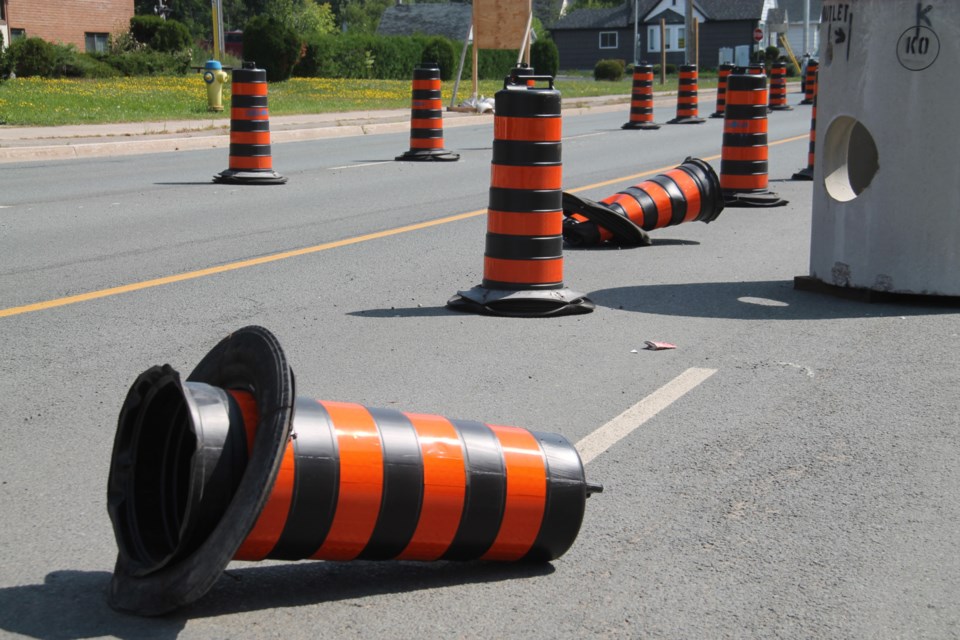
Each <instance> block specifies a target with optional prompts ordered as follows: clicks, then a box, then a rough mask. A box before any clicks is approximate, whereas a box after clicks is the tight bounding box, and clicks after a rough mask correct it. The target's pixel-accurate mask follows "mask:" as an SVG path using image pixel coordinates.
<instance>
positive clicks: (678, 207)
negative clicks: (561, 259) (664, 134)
mask: <svg viewBox="0 0 960 640" xmlns="http://www.w3.org/2000/svg"><path fill="white" fill-rule="evenodd" d="M721 211H723V193H722V192H721V190H720V179H719V178H718V177H717V174H716V172H715V171H714V170H713V167H711V166H710V165H709V164H707V163H706V162H704V161H703V160H700V159H699V158H687V159H686V160H684V161H683V163H682V164H681V165H680V166H678V167H676V168H675V169H671V170H670V171H667V172H665V173H661V174H659V175H657V176H654V177H653V178H651V179H649V180H645V181H643V182H641V183H639V184H635V185H633V186H632V187H628V188H626V189H624V190H623V191H618V192H617V193H615V194H613V195H612V196H610V197H607V198H604V199H603V200H601V201H600V202H594V201H593V200H588V199H587V198H580V197H578V196H575V195H573V194H571V193H566V192H565V193H564V194H563V213H564V215H565V216H567V217H566V219H565V220H564V221H563V238H564V240H566V241H567V243H568V244H570V245H572V246H590V245H596V244H600V243H602V242H613V243H616V244H620V245H649V244H651V241H650V239H649V236H648V235H647V234H646V232H647V231H652V230H654V229H662V228H663V227H671V226H674V225H678V224H683V223H685V222H697V221H699V222H713V221H714V220H716V219H717V216H719V215H720V212H721Z"/></svg>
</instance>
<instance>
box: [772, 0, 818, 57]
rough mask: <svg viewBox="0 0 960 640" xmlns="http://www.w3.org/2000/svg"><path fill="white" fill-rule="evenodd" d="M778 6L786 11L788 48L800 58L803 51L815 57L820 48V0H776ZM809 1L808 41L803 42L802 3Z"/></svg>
mask: <svg viewBox="0 0 960 640" xmlns="http://www.w3.org/2000/svg"><path fill="white" fill-rule="evenodd" d="M778 2H779V5H780V8H781V9H782V10H783V11H784V12H785V13H786V23H787V39H788V40H789V41H790V48H791V49H793V53H794V54H795V55H796V56H797V58H800V57H801V56H802V55H803V54H804V53H809V54H810V55H812V56H813V57H817V51H818V50H819V49H820V28H819V27H820V11H821V8H822V5H823V2H821V0H778ZM804 2H809V3H810V29H809V36H808V37H809V42H808V43H807V44H806V46H805V45H804V42H803V5H804Z"/></svg>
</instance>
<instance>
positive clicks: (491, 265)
mask: <svg viewBox="0 0 960 640" xmlns="http://www.w3.org/2000/svg"><path fill="white" fill-rule="evenodd" d="M483 277H484V278H485V279H487V280H496V281H498V282H511V283H515V284H553V283H557V282H563V258H551V259H549V260H506V259H504V258H491V257H489V256H484V257H483Z"/></svg>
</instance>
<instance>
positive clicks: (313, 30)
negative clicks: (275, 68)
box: [265, 0, 337, 40]
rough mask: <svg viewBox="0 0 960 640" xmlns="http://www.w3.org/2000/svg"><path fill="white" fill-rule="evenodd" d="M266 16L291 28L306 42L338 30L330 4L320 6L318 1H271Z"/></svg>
mask: <svg viewBox="0 0 960 640" xmlns="http://www.w3.org/2000/svg"><path fill="white" fill-rule="evenodd" d="M265 15H267V16H269V17H271V18H274V19H276V20H277V21H278V22H280V23H281V24H283V25H284V26H286V27H289V28H290V29H292V30H293V31H294V32H295V33H297V34H298V35H299V36H300V38H301V39H304V40H311V39H313V38H316V37H318V36H322V35H326V34H330V33H334V32H335V31H336V30H337V27H336V23H335V22H334V19H333V10H332V9H331V8H330V4H329V3H324V4H319V3H318V2H317V1H316V0H271V2H270V4H269V5H268V8H267V10H266V12H265Z"/></svg>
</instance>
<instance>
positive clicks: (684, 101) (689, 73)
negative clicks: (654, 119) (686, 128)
mask: <svg viewBox="0 0 960 640" xmlns="http://www.w3.org/2000/svg"><path fill="white" fill-rule="evenodd" d="M697 84H698V79H697V65H695V64H682V65H680V79H679V84H678V85H677V117H676V118H674V119H673V120H668V121H667V124H703V123H704V122H706V120H704V119H703V118H700V117H698V114H699V98H698V95H697V93H698V89H697Z"/></svg>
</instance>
